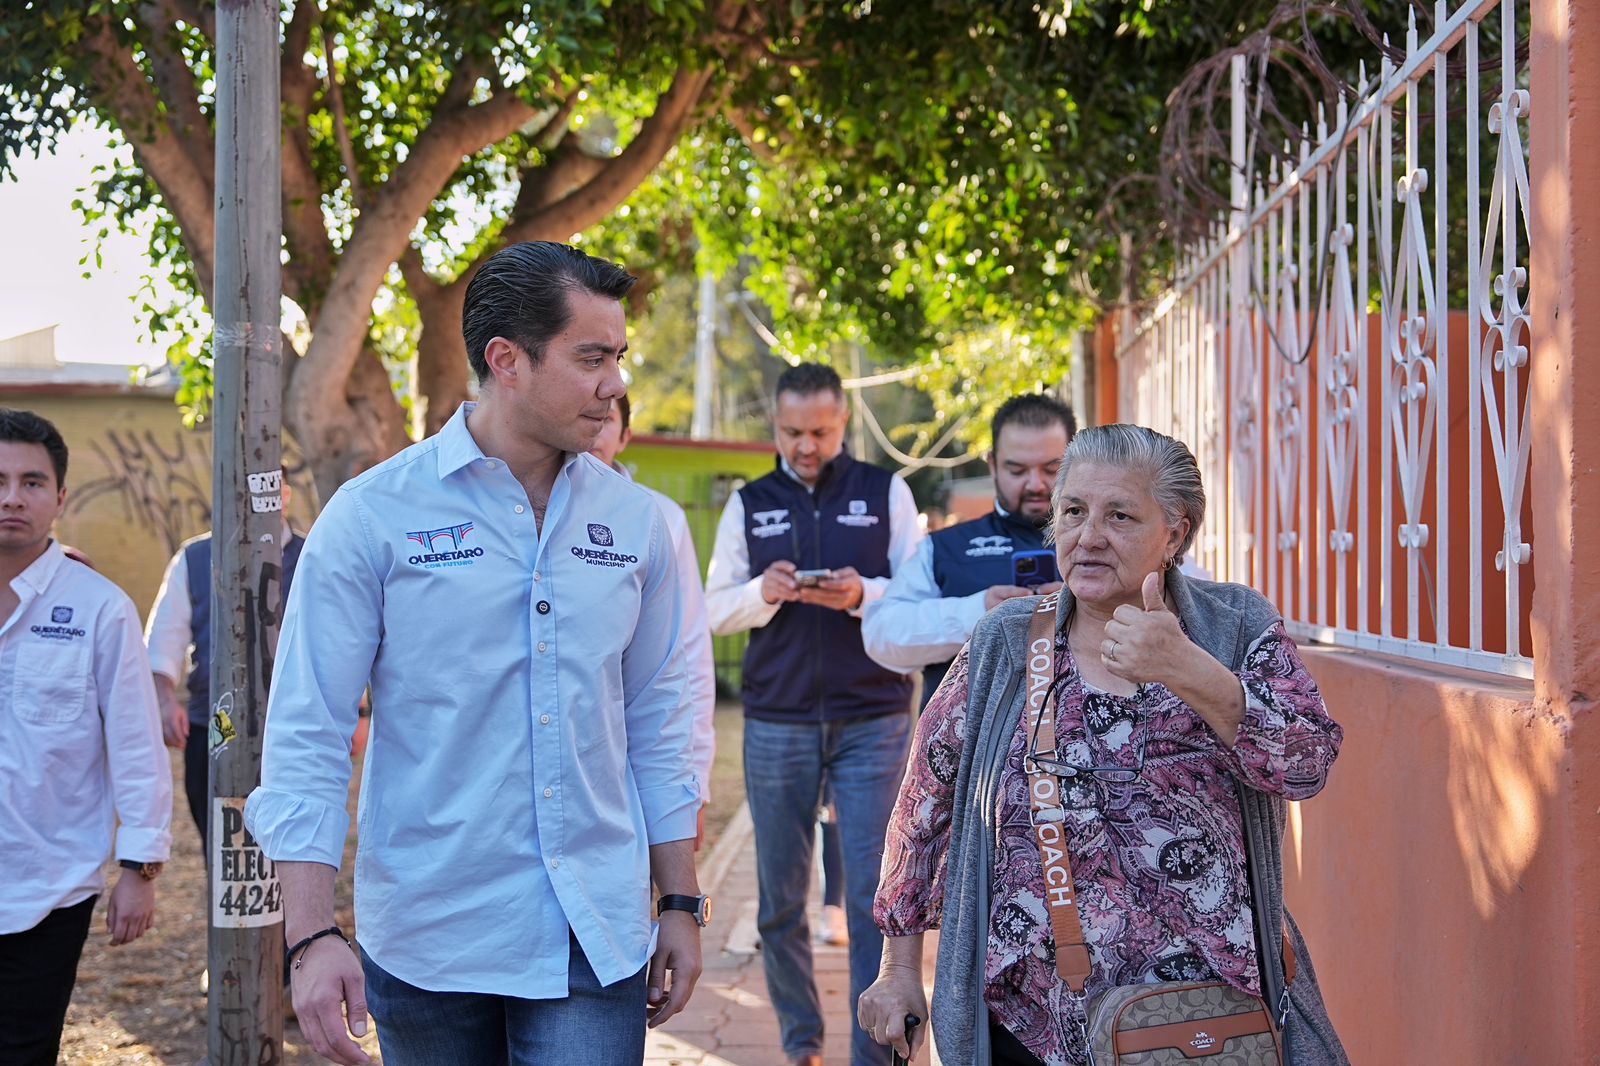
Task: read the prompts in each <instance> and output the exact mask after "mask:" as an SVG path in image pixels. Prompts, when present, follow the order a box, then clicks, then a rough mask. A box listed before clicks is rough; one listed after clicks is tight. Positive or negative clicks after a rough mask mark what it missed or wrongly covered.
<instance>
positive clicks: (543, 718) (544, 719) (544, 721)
mask: <svg viewBox="0 0 1600 1066" xmlns="http://www.w3.org/2000/svg"><path fill="white" fill-rule="evenodd" d="M539 724H540V725H549V724H550V716H549V715H548V714H541V715H540V716H539Z"/></svg>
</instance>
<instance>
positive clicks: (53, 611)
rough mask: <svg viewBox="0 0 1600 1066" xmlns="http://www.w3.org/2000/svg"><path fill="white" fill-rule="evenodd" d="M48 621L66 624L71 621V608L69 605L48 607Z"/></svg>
mask: <svg viewBox="0 0 1600 1066" xmlns="http://www.w3.org/2000/svg"><path fill="white" fill-rule="evenodd" d="M50 621H52V622H54V623H56V625H66V624H67V623H68V622H70V621H72V608H71V607H52V608H50Z"/></svg>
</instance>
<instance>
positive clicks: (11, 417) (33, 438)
mask: <svg viewBox="0 0 1600 1066" xmlns="http://www.w3.org/2000/svg"><path fill="white" fill-rule="evenodd" d="M0 441H15V442H17V443H18V444H42V445H44V450H45V451H46V452H48V453H49V454H50V465H51V466H53V467H55V471H56V488H57V489H64V488H66V487H67V442H66V441H65V440H64V439H62V436H61V431H60V430H58V429H57V428H56V427H55V424H54V423H52V422H51V421H50V420H49V419H47V418H42V417H40V416H39V415H36V414H34V413H33V412H32V411H19V410H17V409H15V408H12V407H0Z"/></svg>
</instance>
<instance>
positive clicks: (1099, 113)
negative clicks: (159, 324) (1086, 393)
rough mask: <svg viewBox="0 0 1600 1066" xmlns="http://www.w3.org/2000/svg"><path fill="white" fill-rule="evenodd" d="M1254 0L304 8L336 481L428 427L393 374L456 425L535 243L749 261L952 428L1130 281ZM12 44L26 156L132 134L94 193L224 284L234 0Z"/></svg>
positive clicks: (1057, 348) (200, 359)
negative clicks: (1215, 71)
mask: <svg viewBox="0 0 1600 1066" xmlns="http://www.w3.org/2000/svg"><path fill="white" fill-rule="evenodd" d="M1234 7H1235V9H1236V13H1235V15H1234V16H1233V18H1232V20H1229V21H1224V20H1221V19H1219V18H1218V17H1217V15H1216V13H1215V12H1213V11H1212V10H1211V9H1210V8H1209V7H1208V6H1206V5H1195V4H1192V3H1189V2H1188V0H1142V2H1138V3H1127V2H1120V0H1087V2H1070V3H1069V2H1067V0H1036V2H1033V3H1029V2H1026V0H1024V2H1015V3H1014V2H1009V0H856V2H849V3H845V2H823V0H322V2H321V3H316V2H313V0H283V6H282V69H281V86H280V88H281V93H282V99H283V115H284V123H283V125H284V153H283V154H284V164H283V165H284V175H283V188H284V202H283V211H284V231H285V268H284V269H285V273H284V289H285V294H286V296H287V297H288V298H290V299H292V300H293V301H294V303H295V304H296V305H298V307H299V308H300V309H301V311H303V313H304V318H305V321H306V326H305V329H304V331H303V337H302V338H301V339H302V340H303V341H304V343H303V344H302V345H301V354H300V355H299V357H298V358H295V359H292V360H291V365H290V367H289V368H288V370H287V375H288V381H287V383H286V390H285V396H286V405H285V420H286V423H287V424H288V425H289V427H290V429H291V431H293V432H294V434H295V435H296V437H297V438H298V440H299V442H300V444H301V447H302V448H303V449H304V451H305V452H306V454H307V456H308V458H309V460H310V462H311V464H312V466H313V469H314V470H315V471H316V472H317V475H318V478H319V481H321V482H322V483H323V484H324V485H325V486H327V485H329V484H331V483H334V482H337V481H338V480H339V479H341V478H343V477H344V476H347V475H348V474H349V473H350V472H351V471H352V470H355V469H357V468H359V467H360V466H362V465H364V464H367V463H370V462H373V461H375V460H376V459H379V458H382V457H383V456H384V455H385V454H388V453H389V452H392V451H393V450H394V449H395V448H397V447H399V446H401V445H402V444H403V443H404V442H405V440H406V431H407V416H408V404H407V403H403V402H402V400H401V398H400V396H401V395H403V394H406V389H404V388H402V389H399V390H397V389H396V388H394V387H393V386H394V382H395V380H396V378H397V376H398V377H403V378H405V379H406V380H407V381H409V382H410V383H411V384H410V391H409V395H410V397H411V398H412V400H413V401H414V403H411V404H410V407H411V409H412V410H411V413H413V414H414V415H415V416H416V419H417V421H418V422H419V423H420V425H421V426H422V427H423V428H432V427H435V426H437V425H438V424H439V423H440V422H441V421H442V419H443V418H444V417H447V416H448V414H449V412H450V411H451V410H453V408H454V406H455V404H456V403H457V402H458V401H459V400H460V399H461V398H462V397H463V396H464V395H465V394H466V389H467V385H466V379H465V368H464V353H463V351H462V349H461V340H460V330H459V326H460V303H461V297H462V295H463V290H464V288H465V284H466V281H467V280H468V279H469V278H470V277H471V274H472V271H473V269H474V268H475V265H476V264H477V263H479V262H480V261H481V260H482V258H483V257H484V256H486V255H487V254H490V253H492V252H493V251H494V250H495V249H497V248H499V247H501V246H503V244H504V243H506V242H508V241H514V240H525V239H536V238H538V239H574V238H576V239H579V240H581V241H583V242H584V243H586V244H587V245H588V246H590V247H592V248H594V249H595V250H597V251H600V252H605V253H610V254H614V255H617V256H619V257H620V258H622V259H624V260H625V261H627V262H628V263H630V265H633V266H635V267H636V268H638V269H640V271H641V272H642V273H643V274H644V275H645V277H646V282H647V285H646V288H647V289H648V288H651V287H654V286H656V285H657V284H658V283H659V282H661V280H662V279H664V278H667V277H669V276H671V275H672V274H674V273H692V271H693V267H694V264H696V263H698V264H699V265H701V266H706V267H710V268H712V269H716V270H718V271H719V272H720V273H726V272H728V271H730V270H731V269H732V267H733V266H734V264H735V263H737V262H740V261H741V260H742V261H744V262H747V263H749V264H751V265H750V267H749V274H750V278H749V286H750V288H751V289H752V290H753V291H754V292H755V293H757V294H758V295H759V296H760V298H761V299H762V300H763V301H764V302H765V304H766V306H767V307H768V308H770V313H771V315H772V317H773V323H774V326H775V328H776V330H777V333H778V336H779V337H780V338H781V341H782V349H783V350H784V351H785V352H787V353H790V354H791V355H793V356H797V357H798V356H806V357H810V356H821V357H829V356H830V355H832V354H834V353H836V351H837V350H838V345H840V344H841V343H857V344H860V345H862V346H863V347H864V348H865V349H866V350H868V351H870V352H871V353H873V356H874V358H875V359H877V360H881V361H887V362H894V363H898V362H906V361H915V362H920V363H924V364H926V366H927V379H926V382H925V384H926V385H927V386H928V387H929V388H930V389H931V390H933V392H934V396H935V402H934V405H933V406H934V407H935V408H936V412H935V413H936V415H937V416H941V417H944V418H946V419H949V418H954V417H957V416H959V415H960V414H961V413H964V412H969V411H970V412H978V411H980V410H981V408H982V407H983V405H984V404H985V403H988V402H989V401H990V400H991V399H992V398H995V397H997V396H1003V395H1004V394H1006V393H1009V392H1010V391H1013V390H1015V389H1020V388H1035V387H1038V386H1039V385H1040V384H1042V383H1046V382H1051V381H1054V380H1056V379H1057V378H1059V376H1060V374H1061V372H1062V370H1063V368H1064V366H1065V362H1066V352H1067V346H1066V344H1065V337H1066V335H1067V333H1068V332H1069V331H1071V330H1073V329H1076V328H1079V327H1081V326H1082V325H1083V324H1085V323H1086V322H1087V321H1088V320H1089V318H1090V316H1091V315H1092V313H1093V310H1094V308H1095V307H1096V306H1097V304H1098V303H1099V302H1100V301H1101V300H1102V299H1105V298H1107V297H1115V295H1117V293H1118V291H1119V287H1120V286H1121V284H1122V270H1121V267H1120V266H1119V264H1118V258H1117V248H1118V241H1117V236H1118V234H1119V232H1121V231H1122V230H1123V229H1125V228H1130V227H1157V226H1159V224H1160V223H1159V218H1160V212H1159V209H1158V205H1157V204H1156V203H1155V201H1154V198H1153V196H1152V195H1151V194H1150V189H1149V186H1148V185H1147V184H1143V183H1138V182H1133V183H1130V182H1127V181H1125V180H1124V179H1125V178H1127V177H1128V176H1129V175H1132V174H1138V173H1145V172H1150V171H1153V170H1154V169H1155V164H1156V161H1157V160H1156V157H1155V153H1156V146H1157V144H1158V139H1157V137H1156V130H1157V127H1158V124H1159V122H1160V117H1161V113H1162V101H1163V97H1164V94H1165V93H1166V92H1167V90H1168V89H1169V88H1170V87H1171V86H1172V85H1173V84H1175V83H1176V82H1177V81H1178V80H1179V78H1180V77H1181V75H1182V73H1183V72H1184V70H1186V69H1187V68H1188V67H1189V66H1190V65H1191V64H1192V63H1193V62H1194V61H1196V60H1197V59H1199V58H1201V57H1203V56H1205V55H1207V54H1209V53H1210V52H1212V51H1215V50H1216V49H1217V48H1219V47H1220V46H1221V45H1223V44H1225V43H1226V42H1227V41H1228V40H1230V39H1232V38H1234V37H1236V36H1237V35H1238V34H1239V33H1240V32H1241V31H1242V29H1243V28H1244V27H1245V26H1247V25H1249V24H1250V23H1252V22H1253V21H1256V20H1258V19H1259V18H1260V17H1261V12H1262V11H1263V10H1264V9H1265V5H1264V4H1263V3H1260V2H1259V0H1246V2H1245V3H1244V4H1242V5H1234ZM0 40H3V41H5V47H4V48H0V93H3V94H4V98H5V107H4V114H3V115H0V174H3V173H4V172H5V170H6V169H7V168H8V167H9V165H10V161H11V160H12V159H13V158H15V156H16V155H17V154H18V153H19V152H21V151H25V150H38V149H40V148H48V147H49V145H50V144H51V143H52V141H53V139H54V138H55V136H56V135H57V134H59V133H60V131H61V130H63V129H64V128H65V127H66V126H67V125H68V124H69V123H71V122H73V121H75V120H77V119H78V118H80V117H83V116H87V117H89V118H91V119H92V120H94V121H98V122H100V123H103V124H105V125H106V126H108V127H111V128H113V129H115V130H117V131H118V132H119V133H120V135H121V136H122V137H123V138H124V139H125V140H126V141H127V142H128V143H129V144H130V145H132V147H133V149H134V164H133V166H132V167H131V168H129V169H128V170H126V171H123V172H118V173H114V174H110V175H107V176H106V178H105V180H104V181H101V182H100V183H99V184H98V185H97V186H96V187H95V188H93V189H92V190H90V192H89V195H88V196H87V198H86V199H85V201H84V206H85V210H87V211H89V212H91V213H96V212H100V213H103V214H104V216H105V217H106V218H107V219H108V220H113V221H114V220H119V219H124V220H125V219H127V218H129V217H131V216H133V215H134V214H135V213H137V212H140V211H143V210H149V211H152V212H153V213H154V217H155V218H156V219H157V220H158V223H157V225H156V226H155V227H154V229H153V231H152V236H151V254H152V259H153V261H154V263H155V264H156V268H157V269H159V270H163V271H165V272H168V273H169V274H171V275H172V276H173V277H174V278H177V279H180V280H186V282H187V284H188V286H189V288H190V289H191V291H193V292H194V293H195V294H196V295H198V296H199V297H200V298H201V299H202V300H203V299H205V298H206V297H208V295H209V292H208V290H209V288H210V276H211V271H212V261H213V257H214V253H215V249H214V247H213V226H212V222H211V217H210V212H211V203H212V195H211V180H212V179H211V175H212V169H213V162H212V160H213V158H214V151H215V149H214V147H213V136H214V134H213V129H212V118H213V105H214V99H213V97H212V91H213V86H212V81H211V73H212V70H213V65H214V62H215V56H214V50H215V12H214V10H213V9H212V7H211V4H210V3H209V2H208V0H21V2H20V3H17V4H11V5H7V6H6V7H5V9H4V11H3V12H0ZM663 291H664V290H663ZM375 304H376V311H377V313H376V315H375ZM412 344H414V345H415V350H416V354H415V363H414V366H412V367H407V368H406V369H407V374H405V375H396V374H395V373H392V371H393V370H394V369H395V366H396V364H397V363H404V362H405V360H407V358H408V356H409V353H408V351H407V348H408V346H409V345H412ZM190 357H191V365H192V366H193V367H195V368H196V369H197V370H198V371H200V372H201V373H200V375H199V376H200V378H201V379H202V381H203V369H204V353H203V350H201V349H200V348H199V347H198V346H197V347H196V348H195V350H193V351H192V352H191V353H190ZM676 357H677V358H686V353H685V354H684V355H683V356H676ZM663 358H667V359H672V358H675V356H674V355H671V354H666V355H664V356H663ZM386 362H387V365H386ZM972 422H973V424H975V425H976V424H980V423H981V420H980V419H973V420H972Z"/></svg>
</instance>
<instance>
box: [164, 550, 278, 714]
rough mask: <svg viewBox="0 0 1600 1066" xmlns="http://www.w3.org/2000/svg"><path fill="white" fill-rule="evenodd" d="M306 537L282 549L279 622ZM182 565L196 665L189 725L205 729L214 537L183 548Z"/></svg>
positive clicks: (208, 699) (208, 708) (192, 674)
mask: <svg viewBox="0 0 1600 1066" xmlns="http://www.w3.org/2000/svg"><path fill="white" fill-rule="evenodd" d="M305 543H306V538H304V537H302V536H301V535H300V534H298V533H296V534H294V535H293V536H291V537H290V538H289V543H288V544H285V545H284V547H283V586H282V588H283V603H280V604H278V619H279V621H282V619H283V605H284V603H288V602H289V585H290V583H291V582H293V581H294V568H295V564H296V563H298V562H299V561H300V549H301V548H303V547H305ZM183 563H184V566H185V567H186V568H187V569H188V571H189V639H190V640H191V641H192V642H193V643H194V662H193V665H192V666H191V667H190V669H189V724H190V725H191V726H204V725H205V724H206V722H208V721H209V720H210V719H211V534H209V533H207V534H205V535H204V536H199V537H196V538H195V539H194V540H191V541H190V542H189V543H188V544H185V545H184V546H183Z"/></svg>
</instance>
